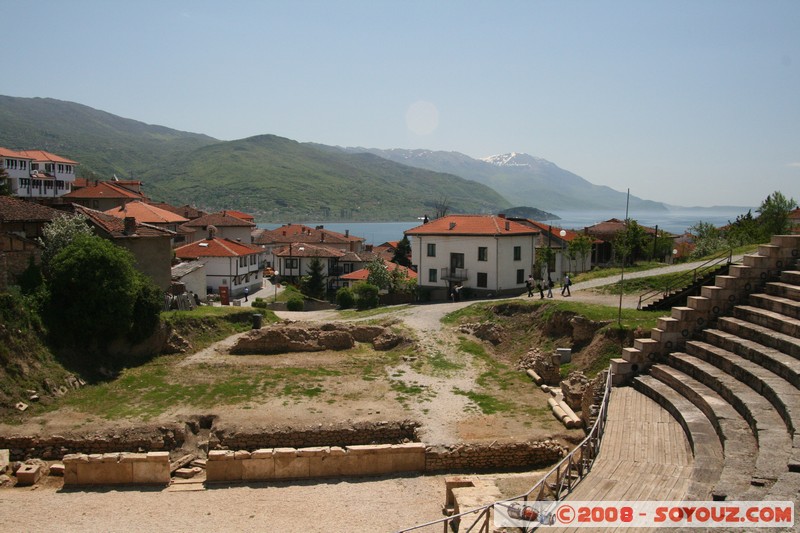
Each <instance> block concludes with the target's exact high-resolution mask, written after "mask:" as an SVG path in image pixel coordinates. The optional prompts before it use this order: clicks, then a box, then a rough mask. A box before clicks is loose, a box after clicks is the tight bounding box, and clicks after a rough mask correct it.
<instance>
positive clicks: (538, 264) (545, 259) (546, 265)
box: [533, 246, 556, 279]
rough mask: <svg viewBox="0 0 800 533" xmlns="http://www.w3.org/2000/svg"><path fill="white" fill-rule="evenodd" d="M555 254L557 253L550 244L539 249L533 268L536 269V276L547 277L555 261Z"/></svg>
mask: <svg viewBox="0 0 800 533" xmlns="http://www.w3.org/2000/svg"><path fill="white" fill-rule="evenodd" d="M555 256H556V253H555V252H554V251H553V249H552V248H550V247H549V246H548V247H547V248H539V249H538V250H537V254H536V258H535V259H534V261H533V268H534V270H535V271H536V273H534V277H535V278H539V277H541V278H542V279H547V276H548V274H549V273H550V265H551V264H552V263H553V258H554V257H555ZM537 273H538V275H537Z"/></svg>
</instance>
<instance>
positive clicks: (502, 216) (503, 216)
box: [497, 213, 506, 218]
mask: <svg viewBox="0 0 800 533" xmlns="http://www.w3.org/2000/svg"><path fill="white" fill-rule="evenodd" d="M497 216H498V217H500V218H506V214H505V213H500V214H499V215H497Z"/></svg>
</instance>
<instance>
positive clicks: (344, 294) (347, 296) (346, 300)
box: [336, 287, 356, 309]
mask: <svg viewBox="0 0 800 533" xmlns="http://www.w3.org/2000/svg"><path fill="white" fill-rule="evenodd" d="M355 301H356V297H355V296H354V295H353V291H352V290H350V287H342V288H341V289H339V290H338V291H336V303H337V305H338V306H339V307H341V308H342V309H350V308H351V307H353V304H354V303H355Z"/></svg>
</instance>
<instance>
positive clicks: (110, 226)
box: [72, 204, 175, 239]
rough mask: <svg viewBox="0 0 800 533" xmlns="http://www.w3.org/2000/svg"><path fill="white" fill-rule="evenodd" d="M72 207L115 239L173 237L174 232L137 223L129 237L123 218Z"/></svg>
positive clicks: (81, 207)
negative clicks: (134, 231)
mask: <svg viewBox="0 0 800 533" xmlns="http://www.w3.org/2000/svg"><path fill="white" fill-rule="evenodd" d="M72 207H73V209H74V211H75V213H81V214H83V215H85V216H86V218H88V219H89V222H91V223H92V224H93V225H94V226H96V227H97V228H98V229H100V230H101V231H104V232H105V233H107V234H108V235H109V236H111V237H113V238H115V239H122V238H129V237H172V236H173V235H175V232H174V231H170V230H168V229H166V228H159V227H158V226H153V225H151V224H142V223H139V222H137V224H136V233H134V234H133V235H130V234H127V233H125V219H124V218H119V217H115V216H112V215H109V214H106V213H103V212H102V211H97V210H96V209H90V208H88V207H84V206H82V205H79V204H72Z"/></svg>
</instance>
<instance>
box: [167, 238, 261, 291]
mask: <svg viewBox="0 0 800 533" xmlns="http://www.w3.org/2000/svg"><path fill="white" fill-rule="evenodd" d="M175 256H176V257H178V258H179V259H182V260H184V261H189V260H198V261H202V262H203V263H204V264H205V266H206V268H205V271H206V283H207V292H209V293H218V292H219V289H220V287H227V288H228V293H229V295H230V296H231V297H232V298H241V297H243V296H244V289H245V287H247V288H248V289H249V290H250V292H251V293H253V292H255V291H256V290H258V289H260V288H261V284H262V281H263V280H262V271H261V268H260V265H261V262H262V261H263V256H264V251H263V250H262V249H261V248H260V247H258V246H253V245H251V244H245V243H241V242H237V241H232V240H230V239H220V238H219V237H213V236H210V237H209V238H208V239H203V240H201V241H195V242H193V243H190V244H187V245H185V246H181V247H179V248H176V249H175ZM203 296H205V295H204V294H201V297H203Z"/></svg>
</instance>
